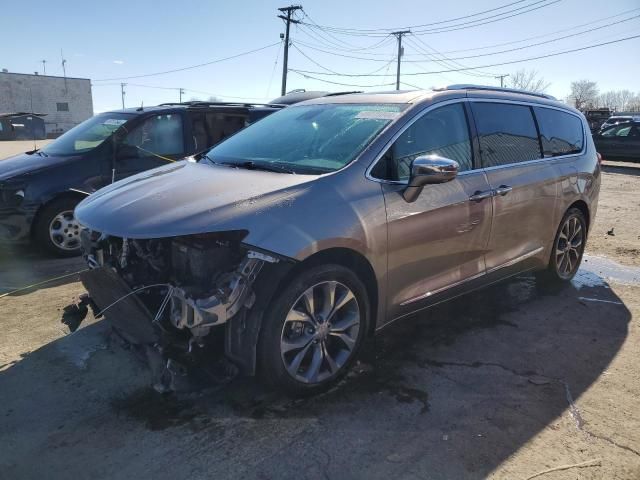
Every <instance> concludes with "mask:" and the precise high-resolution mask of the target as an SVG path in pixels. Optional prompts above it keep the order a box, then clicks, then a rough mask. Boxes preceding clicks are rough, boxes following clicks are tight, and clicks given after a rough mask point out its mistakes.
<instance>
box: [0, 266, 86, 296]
mask: <svg viewBox="0 0 640 480" xmlns="http://www.w3.org/2000/svg"><path fill="white" fill-rule="evenodd" d="M87 270H89V269H88V268H85V269H84V270H80V271H77V272H73V273H67V274H65V275H60V276H59V277H55V278H50V279H48V280H43V281H42V282H38V283H34V284H32V285H27V286H26V287H22V288H18V289H16V290H12V291H10V292H7V293H3V294H2V295H0V298H4V297H8V296H9V295H13V294H14V293H18V292H22V291H24V290H30V289H32V288H35V287H39V286H40V285H44V284H45V283H51V282H55V281H56V280H62V279H63V278H67V277H71V276H73V275H78V274H80V273H82V272H86V271H87Z"/></svg>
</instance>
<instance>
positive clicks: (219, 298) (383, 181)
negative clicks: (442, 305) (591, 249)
mask: <svg viewBox="0 0 640 480" xmlns="http://www.w3.org/2000/svg"><path fill="white" fill-rule="evenodd" d="M600 178H601V175H600V164H599V161H598V157H597V153H596V149H595V148H594V145H593V141H592V137H591V135H590V134H589V129H588V125H587V121H586V119H585V117H584V116H583V115H582V114H581V113H580V112H579V111H577V110H575V109H573V108H571V107H568V106H567V105H565V104H563V103H561V102H558V101H556V100H555V99H553V98H552V97H549V96H547V95H544V94H536V93H529V92H523V91H516V90H510V89H502V88H491V87H483V86H473V85H452V86H450V87H447V88H444V89H439V90H437V91H408V92H407V91H404V92H403V91H393V92H383V93H365V94H352V95H340V96H321V97H317V98H315V99H312V100H308V101H305V102H301V103H298V104H296V105H292V106H290V107H287V108H285V109H283V110H281V111H279V112H277V113H275V114H273V115H270V116H268V117H267V118H265V119H264V120H262V121H260V122H257V123H255V124H253V125H251V126H249V127H248V128H246V129H244V130H242V131H241V132H238V133H237V134H236V135H234V136H233V137H231V138H229V139H227V140H225V141H224V142H221V143H219V144H218V145H216V146H214V147H213V148H212V149H210V150H209V151H207V152H205V153H203V157H202V160H201V161H199V162H197V163H193V162H187V161H182V162H178V163H175V164H172V165H167V166H165V167H161V168H158V169H155V170H152V171H149V172H143V173H141V174H139V175H136V176H134V177H131V178H128V179H125V180H122V181H120V182H116V183H115V184H113V185H109V186H108V187H105V188H103V189H101V190H100V191H98V192H96V193H95V194H93V195H91V196H90V197H88V198H86V199H85V200H83V201H82V203H81V204H80V205H78V207H77V208H76V215H77V217H78V219H79V220H80V222H81V223H82V225H83V226H84V227H85V230H83V232H82V243H83V248H84V251H85V257H86V260H87V264H88V266H89V270H87V271H85V272H83V273H82V274H81V279H82V282H83V284H84V286H85V288H86V290H87V291H88V292H89V295H90V297H91V299H88V298H87V300H86V301H87V302H89V304H90V305H93V306H94V308H95V309H97V310H96V311H100V312H102V311H104V309H107V308H111V306H112V305H113V306H114V307H113V308H114V309H113V310H111V311H110V312H109V313H108V314H107V316H108V318H109V320H110V321H111V322H112V323H113V324H114V326H115V327H116V328H117V329H118V330H119V331H121V332H126V333H123V336H124V337H125V338H128V339H129V338H132V339H134V340H133V342H132V343H135V344H137V345H140V346H144V347H145V349H147V351H149V350H152V351H154V352H156V355H159V356H162V359H161V360H160V359H159V360H158V361H157V362H155V363H154V364H155V365H158V366H165V367H162V368H160V367H159V368H158V369H157V371H156V374H157V382H155V383H156V385H157V388H158V389H159V390H161V391H164V390H165V389H172V388H174V387H173V385H176V384H177V383H179V382H177V381H174V379H175V378H177V377H176V375H177V376H181V375H182V374H181V373H180V372H183V371H184V370H186V369H187V368H190V367H191V366H193V365H198V362H204V363H203V364H201V366H205V365H206V366H210V365H211V356H209V354H212V353H219V354H222V353H224V355H225V357H226V359H228V360H229V361H231V362H233V363H234V364H235V366H236V367H237V368H239V369H240V371H241V372H242V373H244V374H247V375H252V374H258V375H260V376H261V377H262V378H263V379H264V380H265V381H266V382H268V383H271V384H273V385H275V386H277V387H278V388H280V389H282V390H285V391H287V392H289V393H293V394H302V395H305V394H310V393H316V392H319V391H322V390H325V389H327V388H328V387H329V386H330V385H332V384H334V383H335V382H336V381H338V380H339V379H340V378H341V377H342V376H343V375H344V374H345V373H346V372H347V370H348V369H349V366H350V365H351V364H353V362H354V359H355V358H356V356H357V353H358V350H359V349H360V347H361V345H362V343H363V340H364V339H365V337H367V336H370V335H372V334H373V333H374V332H376V331H377V330H380V329H381V328H383V327H385V326H387V325H389V324H390V323H392V322H394V321H396V320H399V319H401V318H404V317H407V316H410V315H412V314H414V313H415V312H418V311H420V310H423V309H425V308H428V307H430V306H432V305H435V304H437V303H439V302H442V301H445V300H449V299H453V298H456V297H457V296H459V295H461V294H463V293H466V292H469V291H472V290H474V289H477V288H480V287H482V286H486V285H490V284H492V283H494V282H496V281H499V280H502V279H506V278H509V277H511V276H513V275H518V274H520V273H522V272H525V271H532V270H539V271H541V276H542V278H544V279H545V282H549V283H556V282H557V283H562V282H568V281H570V280H571V279H572V278H573V276H574V275H575V274H576V272H577V271H578V268H579V266H580V262H581V260H582V254H583V252H584V247H585V243H586V240H587V234H588V232H589V229H590V225H592V224H593V221H594V218H595V214H596V209H597V201H598V193H599V188H600ZM179 365H183V366H184V368H181V367H179ZM205 368H206V367H205Z"/></svg>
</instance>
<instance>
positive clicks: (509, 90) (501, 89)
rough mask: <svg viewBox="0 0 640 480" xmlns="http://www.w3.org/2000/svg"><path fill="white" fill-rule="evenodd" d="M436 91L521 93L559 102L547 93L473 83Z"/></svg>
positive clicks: (448, 86)
mask: <svg viewBox="0 0 640 480" xmlns="http://www.w3.org/2000/svg"><path fill="white" fill-rule="evenodd" d="M434 90H436V91H443V90H489V91H492V92H507V93H519V94H521V95H531V96H533V97H540V98H546V99H548V100H557V98H556V97H554V96H553V95H547V94H546V93H537V92H530V91H528V90H521V89H519V88H506V87H492V86H489V85H474V84H472V83H458V84H454V85H447V86H446V87H442V88H434Z"/></svg>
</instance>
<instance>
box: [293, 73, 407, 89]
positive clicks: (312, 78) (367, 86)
mask: <svg viewBox="0 0 640 480" xmlns="http://www.w3.org/2000/svg"><path fill="white" fill-rule="evenodd" d="M291 71H292V72H293V73H297V74H298V75H300V76H301V77H304V78H309V79H311V80H318V81H319V82H323V83H329V84H331V85H340V86H343V87H358V88H374V87H388V86H391V85H395V83H394V82H391V83H378V84H375V85H357V84H353V83H341V82H334V81H331V80H325V79H324V78H317V77H314V76H312V75H308V74H306V73H303V72H302V71H300V70H294V69H293V68H292V69H291Z"/></svg>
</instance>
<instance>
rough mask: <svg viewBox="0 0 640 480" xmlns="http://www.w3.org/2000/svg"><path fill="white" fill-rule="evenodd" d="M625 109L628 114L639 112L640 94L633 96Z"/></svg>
mask: <svg viewBox="0 0 640 480" xmlns="http://www.w3.org/2000/svg"><path fill="white" fill-rule="evenodd" d="M627 108H628V109H629V111H630V112H640V92H638V93H637V94H636V95H634V96H633V98H632V99H631V101H630V102H629V106H628V107H627Z"/></svg>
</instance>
